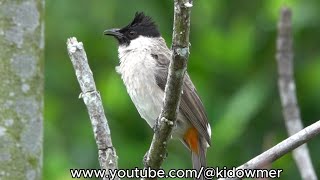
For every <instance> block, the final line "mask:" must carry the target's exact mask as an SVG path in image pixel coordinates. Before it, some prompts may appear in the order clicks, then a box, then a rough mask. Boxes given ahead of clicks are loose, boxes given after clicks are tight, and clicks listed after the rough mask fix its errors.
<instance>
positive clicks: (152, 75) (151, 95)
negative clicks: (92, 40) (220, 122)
mask: <svg viewBox="0 0 320 180" xmlns="http://www.w3.org/2000/svg"><path fill="white" fill-rule="evenodd" d="M104 35H108V36H113V37H114V38H115V39H116V40H117V41H118V57H119V61H120V62H119V66H117V67H116V71H117V73H119V74H120V75H121V79H122V80H123V83H124V85H125V87H126V90H127V92H128V94H129V96H130V98H131V100H132V102H133V103H134V105H135V107H136V109H137V110H138V112H139V114H140V116H141V117H142V118H143V119H144V120H145V121H146V122H147V123H148V124H149V126H150V127H151V128H153V127H154V126H155V125H156V123H157V118H158V116H159V114H160V112H161V109H162V106H163V99H164V91H165V85H166V82H167V77H168V68H169V64H170V61H171V60H172V50H170V49H169V48H168V47H167V45H166V42H165V40H164V38H162V37H161V33H160V31H159V29H158V26H157V25H156V23H155V22H154V21H153V20H152V18H151V17H150V16H147V15H145V13H143V12H136V14H135V16H134V18H133V20H132V21H131V22H130V23H129V24H128V25H126V26H124V27H122V28H113V29H108V30H105V31H104ZM171 135H172V137H173V138H177V139H179V140H180V141H181V142H182V143H183V144H184V145H185V146H186V147H187V148H188V149H189V150H190V151H191V156H192V164H193V168H194V169H196V170H199V169H200V168H201V167H206V152H207V148H208V147H210V145H211V127H210V124H209V122H208V116H207V114H206V112H205V108H204V105H203V103H202V101H201V99H200V97H199V95H198V93H197V90H196V88H195V86H194V84H193V82H192V81H191V79H190V76H189V75H188V72H186V74H185V77H184V81H183V87H182V94H181V100H180V105H179V110H178V113H177V120H176V124H175V126H174V128H173V130H172V134H171Z"/></svg>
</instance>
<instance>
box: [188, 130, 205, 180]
mask: <svg viewBox="0 0 320 180" xmlns="http://www.w3.org/2000/svg"><path fill="white" fill-rule="evenodd" d="M184 144H186V145H187V146H188V148H189V149H190V150H191V154H192V165H193V169H195V170H197V172H198V173H200V169H201V167H203V168H206V166H207V163H206V153H207V144H206V142H205V139H204V138H203V137H201V136H200V135H199V134H198V131H197V130H196V128H194V127H192V128H190V129H189V130H188V131H187V133H186V134H185V136H184ZM203 179H204V177H203V176H202V175H201V176H200V177H199V178H195V180H203Z"/></svg>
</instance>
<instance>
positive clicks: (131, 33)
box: [129, 31, 137, 37]
mask: <svg viewBox="0 0 320 180" xmlns="http://www.w3.org/2000/svg"><path fill="white" fill-rule="evenodd" d="M136 34H137V32H136V31H130V32H129V36H131V37H133V36H135V35H136Z"/></svg>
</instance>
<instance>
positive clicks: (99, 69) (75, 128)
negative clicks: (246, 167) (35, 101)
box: [43, 0, 320, 180]
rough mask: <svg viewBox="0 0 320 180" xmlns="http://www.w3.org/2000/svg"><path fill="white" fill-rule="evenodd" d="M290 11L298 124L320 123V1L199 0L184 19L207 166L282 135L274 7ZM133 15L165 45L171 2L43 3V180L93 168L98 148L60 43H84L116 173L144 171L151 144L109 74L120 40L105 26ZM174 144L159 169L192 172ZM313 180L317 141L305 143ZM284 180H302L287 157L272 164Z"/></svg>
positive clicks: (319, 165) (235, 159)
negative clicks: (202, 110) (154, 27)
mask: <svg viewBox="0 0 320 180" xmlns="http://www.w3.org/2000/svg"><path fill="white" fill-rule="evenodd" d="M283 5H287V6H289V7H291V8H292V10H293V28H294V50H295V58H294V59H295V62H294V63H295V78H296V83H297V93H298V100H299V104H300V108H301V114H302V118H303V123H304V125H305V126H307V125H310V124H312V123H313V122H315V121H316V120H319V118H320V111H319V107H320V101H319V100H320V93H319V92H320V50H319V42H320V36H319V34H320V19H319V9H320V1H319V0H308V1H299V0H287V1H281V0H264V1H256V0H242V1H241V2H239V1H230V0H220V1H218V0H201V1H197V0H196V1H195V2H194V7H193V9H192V20H191V55H190V60H189V64H188V71H189V73H190V75H191V78H192V80H193V82H194V84H195V85H196V87H197V89H198V92H199V94H200V96H201V98H202V100H203V103H204V104H205V107H206V110H207V113H208V116H209V119H210V123H211V125H212V127H213V142H212V144H213V147H211V148H210V150H209V151H208V165H209V166H228V167H232V166H238V165H240V164H242V163H244V162H246V161H247V160H249V159H251V158H252V157H254V156H256V155H258V154H260V153H261V152H263V151H264V150H266V149H267V148H268V147H271V146H273V145H274V144H276V143H278V142H280V141H281V140H283V139H285V138H286V137H287V133H286V130H285V126H284V122H283V117H282V112H281V105H280V100H279V94H278V89H277V71H276V68H277V66H276V61H275V44H276V43H275V38H276V24H277V19H278V16H279V10H280V7H281V6H283ZM136 11H144V12H145V13H146V14H147V15H150V16H152V17H153V19H154V20H155V21H156V22H157V24H158V26H159V28H160V30H161V33H162V36H163V37H164V38H165V39H166V41H167V44H168V46H170V44H171V35H172V22H173V1H172V0H170V1H169V0H167V1H156V0H140V1H131V0H103V1H102V0H95V1H87V0H67V1H65V0H46V31H45V33H46V53H45V58H46V62H45V63H46V64H45V72H46V82H45V93H46V94H45V140H44V172H43V176H44V179H46V180H56V179H60V180H67V179H68V180H69V179H71V177H70V174H69V169H70V168H90V169H92V168H98V167H99V165H98V160H97V148H96V144H95V141H94V138H93V133H92V128H91V124H90V121H89V117H88V114H87V110H86V107H85V105H84V103H83V101H82V100H81V99H78V96H79V93H80V88H79V85H78V82H77V80H76V77H75V74H74V70H73V68H72V65H71V62H70V60H69V58H68V55H67V50H66V44H65V43H66V40H67V38H68V37H71V36H75V37H77V38H78V40H79V41H82V42H83V43H84V46H85V49H86V52H87V55H88V58H89V62H90V66H91V68H92V71H93V74H94V77H95V81H96V84H97V87H98V89H99V91H100V93H101V96H102V99H103V103H104V108H105V111H106V116H107V118H108V121H109V125H110V128H111V133H112V138H113V143H114V146H115V147H116V150H117V154H118V156H119V167H120V168H134V167H142V157H143V155H144V154H145V152H146V151H147V149H148V147H149V144H150V142H151V138H152V130H151V129H150V128H149V126H148V125H147V123H145V122H144V121H143V120H142V119H141V118H140V116H139V114H138V113H137V111H136V110H135V107H134V105H133V104H132V102H131V100H130V98H129V96H128V95H127V93H126V89H125V87H124V85H123V83H122V80H121V79H120V76H119V75H118V74H117V73H116V72H115V66H117V65H118V63H119V62H118V58H117V43H116V41H115V40H114V39H113V38H111V37H105V36H103V34H102V32H103V31H104V30H105V29H107V28H113V27H122V26H124V25H126V24H128V23H129V22H130V21H131V19H132V18H133V16H134V14H135V12H136ZM178 142H179V141H177V140H173V141H171V143H170V145H169V150H168V151H169V156H168V158H167V160H166V161H165V163H164V165H163V167H164V168H165V169H169V168H191V167H192V166H191V160H190V159H191V158H190V154H189V152H188V151H187V150H186V149H185V148H184V147H183V145H182V144H180V142H179V143H178ZM308 146H309V149H310V154H311V156H312V160H313V163H314V166H315V169H316V171H317V174H318V176H319V175H320V154H319V152H320V138H319V137H317V138H315V139H314V140H312V141H310V142H309V143H308ZM272 167H273V168H282V169H284V172H283V173H282V177H281V179H290V180H291V179H300V176H299V173H298V171H297V167H296V165H295V163H294V161H293V159H292V156H291V154H288V155H286V156H284V157H282V158H281V159H280V160H278V161H276V162H275V163H274V164H272Z"/></svg>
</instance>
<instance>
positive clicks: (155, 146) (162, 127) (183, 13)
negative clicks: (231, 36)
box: [145, 0, 192, 169]
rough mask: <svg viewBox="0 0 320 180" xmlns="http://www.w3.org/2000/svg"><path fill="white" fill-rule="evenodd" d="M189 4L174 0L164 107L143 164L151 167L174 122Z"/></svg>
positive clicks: (158, 160)
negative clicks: (171, 52)
mask: <svg viewBox="0 0 320 180" xmlns="http://www.w3.org/2000/svg"><path fill="white" fill-rule="evenodd" d="M191 7H192V0H174V24H173V40H172V51H173V55H172V61H171V62H170V66H169V75H168V81H167V84H166V88H165V97H164V106H163V108H162V111H161V114H160V116H159V124H158V127H157V129H156V131H155V133H154V136H153V139H152V142H151V146H150V149H149V152H148V154H147V158H146V161H145V167H150V168H152V169H159V168H160V166H161V164H162V162H163V160H164V158H165V156H166V149H167V142H168V140H169V139H170V135H171V131H172V129H173V127H174V124H175V121H176V116H177V110H178V107H179V102H180V97H181V91H182V84H183V78H184V75H185V72H186V69H187V61H188V57H189V32H190V13H191Z"/></svg>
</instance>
